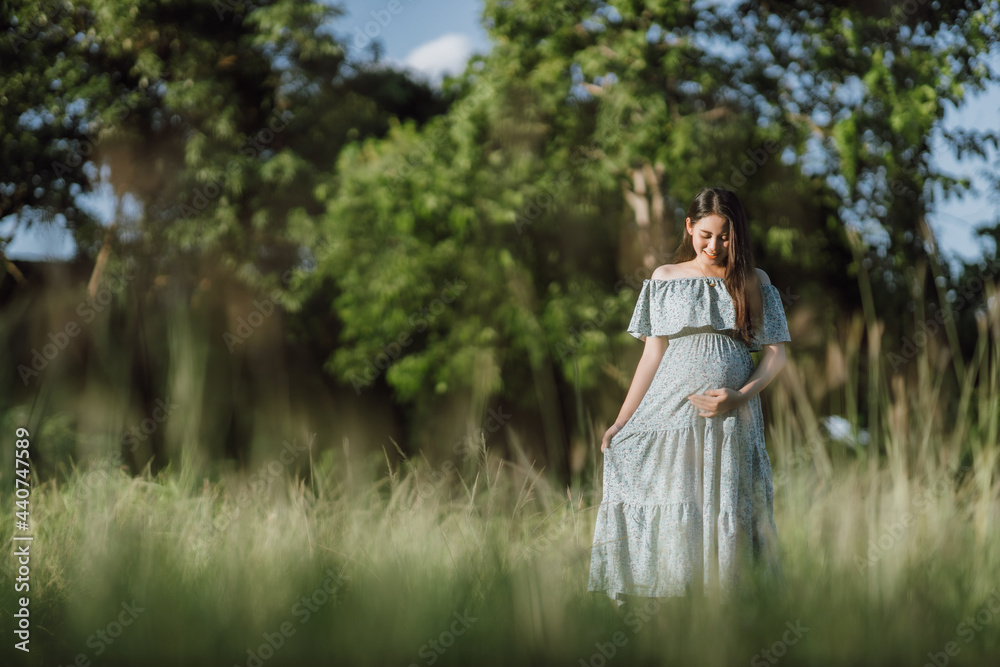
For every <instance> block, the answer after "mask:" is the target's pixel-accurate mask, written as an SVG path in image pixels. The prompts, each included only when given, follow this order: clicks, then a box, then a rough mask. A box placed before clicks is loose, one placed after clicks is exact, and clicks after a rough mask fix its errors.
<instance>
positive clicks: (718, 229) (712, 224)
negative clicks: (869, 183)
mask: <svg viewBox="0 0 1000 667" xmlns="http://www.w3.org/2000/svg"><path fill="white" fill-rule="evenodd" d="M685 224H686V225H687V230H688V233H689V234H690V235H691V243H692V245H694V251H695V254H696V255H697V259H698V261H699V262H702V263H704V264H705V265H706V266H726V265H727V264H726V262H727V261H728V259H729V222H727V221H726V219H725V218H723V217H722V216H721V215H718V214H716V213H711V214H709V215H707V216H705V217H704V218H702V219H701V220H698V221H697V222H695V223H694V224H692V223H691V218H688V219H687V220H686V221H685Z"/></svg>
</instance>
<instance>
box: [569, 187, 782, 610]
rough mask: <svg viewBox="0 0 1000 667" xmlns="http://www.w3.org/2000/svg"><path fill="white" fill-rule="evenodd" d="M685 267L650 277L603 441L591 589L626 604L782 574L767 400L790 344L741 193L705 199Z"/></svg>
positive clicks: (696, 212) (719, 192)
mask: <svg viewBox="0 0 1000 667" xmlns="http://www.w3.org/2000/svg"><path fill="white" fill-rule="evenodd" d="M676 260H677V261H676V263H675V264H666V265H664V266H661V267H659V268H657V269H656V270H655V271H654V272H653V275H652V278H650V279H648V280H644V281H643V284H642V289H641V291H640V293H639V300H638V302H637V303H636V306H635V312H634V313H633V315H632V321H631V323H630V324H629V327H628V332H629V333H631V334H632V335H633V336H635V337H636V338H639V339H640V340H643V341H645V349H644V350H643V353H642V358H641V359H640V361H639V365H638V368H637V369H636V372H635V377H634V378H633V380H632V385H631V387H630V388H629V391H628V395H627V396H626V398H625V403H624V405H622V409H621V412H620V413H619V414H618V419H616V420H615V423H614V424H613V425H612V426H611V427H610V428H609V429H608V430H607V433H605V434H604V440H603V442H602V443H601V451H602V452H604V457H605V458H604V496H603V499H602V501H601V505H600V507H599V510H598V514H597V525H596V528H595V531H594V544H593V549H592V552H591V564H590V582H589V586H588V588H589V590H591V591H607V593H608V595H609V596H610V597H611V598H612V599H613V600H616V601H618V603H619V604H621V603H622V602H623V601H624V600H625V599H626V596H641V597H650V598H663V597H680V596H690V595H691V594H693V593H695V592H701V593H705V592H708V591H709V589H712V590H716V591H721V592H722V593H723V595H724V596H725V595H726V594H728V593H730V592H731V591H732V590H733V589H734V587H735V585H736V584H737V583H739V582H740V581H741V576H740V575H741V573H743V572H745V571H747V570H748V569H749V568H752V567H755V566H758V565H759V566H762V570H761V571H762V572H763V573H764V574H767V575H774V576H776V577H778V578H779V579H780V577H781V564H780V560H779V558H778V554H777V550H776V549H777V536H776V530H775V525H774V519H773V516H772V499H773V487H772V485H771V464H770V460H769V459H768V456H767V452H766V451H765V449H764V422H763V417H762V414H761V409H760V397H759V396H758V394H759V393H760V391H761V390H762V389H763V388H764V387H766V386H767V384H768V383H769V382H770V381H771V380H772V379H774V377H775V375H777V373H778V372H779V371H780V370H781V367H782V366H783V365H784V363H785V351H784V345H783V344H782V343H783V342H787V341H790V338H789V335H788V324H787V322H786V320H785V313H784V310H783V309H782V305H781V298H780V295H779V293H778V290H777V288H776V287H774V286H773V285H771V282H770V280H769V279H768V277H767V274H766V273H764V272H763V271H761V270H760V269H757V268H756V267H755V266H754V259H753V249H752V248H751V245H750V234H749V228H748V225H747V218H746V214H745V213H744V211H743V206H742V205H741V204H740V201H739V200H738V199H737V198H736V195H735V194H734V193H733V192H730V191H729V190H724V189H722V188H705V189H703V190H702V191H701V192H699V193H698V195H697V196H696V197H695V199H694V202H693V203H692V204H691V207H690V209H689V210H688V217H687V220H686V221H685V234H684V239H683V240H682V241H681V243H680V246H679V247H678V251H677V254H676ZM751 351H762V358H761V360H760V364H759V365H757V367H756V368H755V367H754V363H753V359H752V358H751V356H750V352H751Z"/></svg>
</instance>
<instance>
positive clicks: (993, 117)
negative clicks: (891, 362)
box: [0, 0, 1000, 260]
mask: <svg viewBox="0 0 1000 667" xmlns="http://www.w3.org/2000/svg"><path fill="white" fill-rule="evenodd" d="M398 1H399V6H398V12H397V13H395V14H393V13H391V12H389V11H388V9H387V8H388V6H389V4H390V0H347V1H346V2H341V3H339V4H340V5H341V6H342V7H344V8H345V10H346V12H347V13H346V15H345V16H344V17H342V19H341V20H340V22H339V25H338V26H337V27H336V28H335V32H336V34H337V35H339V36H340V37H342V38H344V39H346V42H347V45H348V47H349V48H350V49H351V50H352V51H356V44H359V45H362V46H363V47H367V43H366V42H369V41H379V42H381V44H382V46H383V49H384V50H383V59H384V60H387V61H390V62H393V63H395V64H396V65H397V66H401V67H406V68H408V69H410V70H411V71H412V72H414V73H415V74H416V75H418V76H424V77H426V78H427V80H428V81H430V82H431V83H432V84H435V85H436V84H437V83H438V82H439V81H440V78H441V75H442V74H443V73H444V72H448V73H455V72H458V71H460V70H461V69H462V67H463V66H464V64H465V62H466V61H467V60H468V58H469V56H470V55H471V54H472V53H475V52H480V53H485V52H487V51H488V50H489V46H490V45H489V41H488V39H487V35H486V31H485V30H484V29H483V27H482V25H481V20H480V19H481V12H482V3H481V2H480V1H479V0H398ZM991 62H992V67H993V68H994V69H995V70H1000V54H996V57H994V58H993V59H992V61H991ZM944 124H945V126H946V127H948V128H954V127H964V128H968V129H972V128H977V129H987V128H989V127H992V128H993V129H997V127H998V124H1000V87H993V88H991V89H990V90H989V91H987V92H986V93H985V94H982V95H979V96H978V97H976V98H970V99H969V101H968V102H967V103H966V104H965V105H964V106H963V107H962V108H960V109H953V108H949V109H948V110H947V112H946V115H945V120H944ZM932 146H933V156H934V160H935V162H936V164H937V165H938V166H939V167H940V168H941V169H944V170H946V171H948V172H949V173H952V174H955V175H969V176H972V177H973V179H974V183H976V184H977V185H978V187H979V188H980V189H981V190H984V189H985V183H984V182H983V181H982V180H981V179H977V178H976V175H977V173H979V172H980V171H981V170H982V168H983V166H984V162H983V161H982V160H970V159H968V158H963V161H962V163H961V164H959V163H958V161H956V160H955V158H954V155H953V153H952V152H951V151H949V150H947V149H945V148H944V146H943V145H942V143H941V141H940V139H939V138H934V140H933V142H932ZM91 201H92V206H93V207H94V208H95V210H97V211H99V212H100V213H101V214H102V215H104V216H105V218H106V219H109V218H110V215H111V204H110V198H108V197H100V196H97V197H95V198H93V199H92V200H91ZM998 212H1000V205H998V202H997V201H996V200H995V199H994V200H991V199H990V198H989V197H987V196H985V195H981V196H967V197H964V198H962V199H961V200H955V199H952V200H947V201H940V202H938V203H937V204H936V206H935V211H934V212H933V213H932V214H931V215H930V217H929V220H930V224H931V226H932V227H933V229H934V230H935V233H936V234H937V236H938V240H939V242H940V245H941V247H942V249H943V251H944V253H945V255H946V256H948V257H949V258H958V257H961V258H964V259H966V260H972V259H974V258H978V257H981V256H982V254H983V249H984V247H983V244H984V243H987V244H989V243H991V242H989V241H983V240H981V239H979V238H977V237H976V234H975V226H976V225H977V224H979V225H981V224H983V223H987V222H990V221H992V220H994V219H995V218H996V217H997V215H998ZM5 222H7V221H5ZM10 229H11V225H10V224H9V222H7V224H2V225H0V234H4V235H6V234H9V233H10ZM990 247H991V246H990ZM73 251H74V245H73V241H72V239H71V238H70V237H69V235H68V233H67V232H66V231H65V230H64V229H61V228H59V226H58V225H53V226H51V227H45V226H41V225H39V226H37V230H36V231H33V232H32V233H30V234H23V233H21V234H19V235H18V237H17V238H16V239H15V240H14V241H13V242H12V243H11V244H10V245H9V246H8V247H7V252H8V254H9V255H10V256H11V257H14V258H23V259H40V258H43V257H48V258H66V257H69V256H71V255H72V254H73Z"/></svg>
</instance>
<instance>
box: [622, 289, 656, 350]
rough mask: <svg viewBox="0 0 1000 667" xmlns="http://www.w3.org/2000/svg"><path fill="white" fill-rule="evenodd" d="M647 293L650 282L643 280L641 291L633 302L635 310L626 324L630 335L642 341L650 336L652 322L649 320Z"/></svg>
mask: <svg viewBox="0 0 1000 667" xmlns="http://www.w3.org/2000/svg"><path fill="white" fill-rule="evenodd" d="M649 291H650V282H649V281H648V280H644V281H643V283H642V289H641V290H639V298H638V300H636V302H635V310H634V311H632V321H631V322H629V324H628V329H626V331H628V332H629V333H630V334H632V335H633V336H635V337H636V338H638V339H639V340H643V339H645V338H647V337H648V336H650V335H651V334H652V322H651V321H650V319H649Z"/></svg>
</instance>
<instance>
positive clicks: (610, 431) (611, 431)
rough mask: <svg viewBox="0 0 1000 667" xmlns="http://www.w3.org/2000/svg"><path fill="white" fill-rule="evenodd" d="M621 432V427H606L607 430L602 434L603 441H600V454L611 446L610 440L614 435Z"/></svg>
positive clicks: (614, 425)
mask: <svg viewBox="0 0 1000 667" xmlns="http://www.w3.org/2000/svg"><path fill="white" fill-rule="evenodd" d="M620 430H622V427H621V426H619V425H618V424H612V425H611V426H610V427H608V430H607V431H605V432H604V439H603V440H602V441H601V453H602V454H603V453H604V451H605V450H606V449H607V448H608V447H610V446H611V438H613V437H614V435H615V433H617V432H618V431H620Z"/></svg>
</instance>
